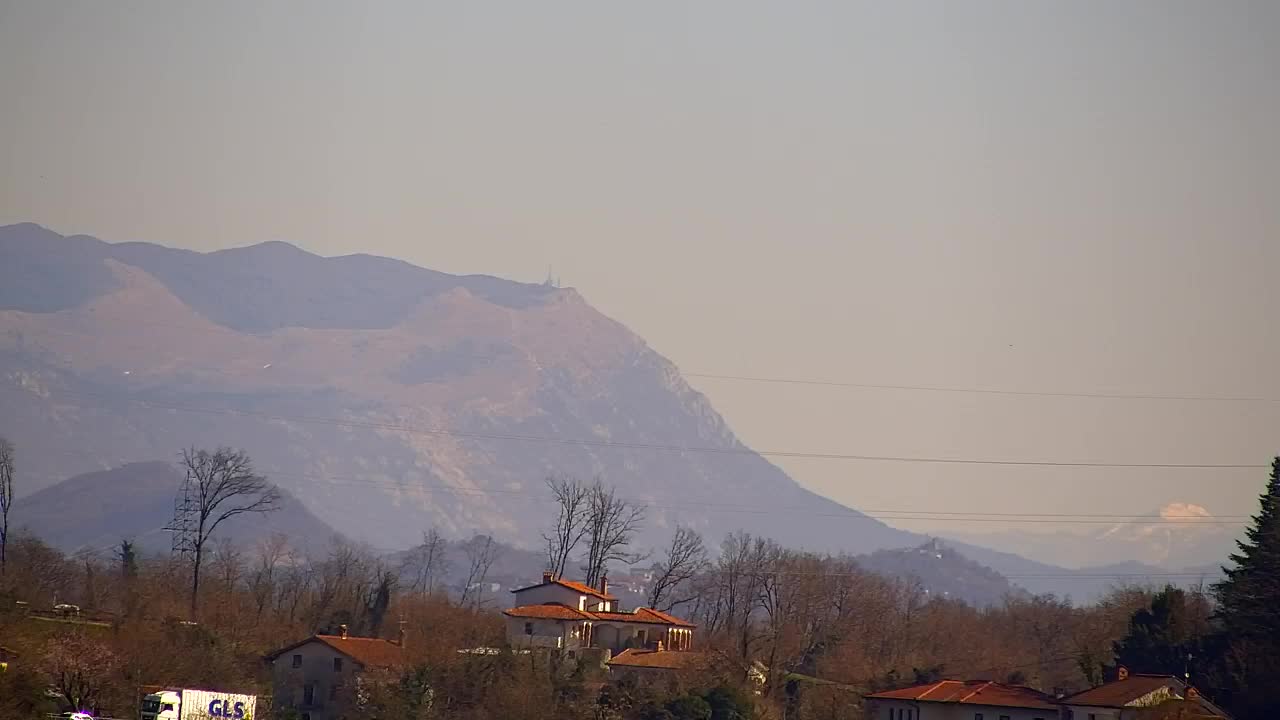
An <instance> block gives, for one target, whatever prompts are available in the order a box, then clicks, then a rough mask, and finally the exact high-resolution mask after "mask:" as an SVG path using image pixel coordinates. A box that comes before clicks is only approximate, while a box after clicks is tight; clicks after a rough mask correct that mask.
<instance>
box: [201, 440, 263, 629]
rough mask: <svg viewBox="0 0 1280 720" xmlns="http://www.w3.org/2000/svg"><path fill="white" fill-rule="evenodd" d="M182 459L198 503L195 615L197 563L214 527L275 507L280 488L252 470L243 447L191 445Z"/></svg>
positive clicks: (215, 528)
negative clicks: (207, 448)
mask: <svg viewBox="0 0 1280 720" xmlns="http://www.w3.org/2000/svg"><path fill="white" fill-rule="evenodd" d="M182 463H183V465H184V466H185V467H186V470H187V472H188V473H189V476H190V478H191V482H192V483H193V487H192V489H193V491H194V493H195V496H196V501H197V503H198V504H197V506H196V513H197V515H196V534H195V537H194V538H193V542H194V546H195V558H194V562H193V567H192V571H191V616H192V617H193V618H194V617H195V616H196V611H197V609H198V607H199V600H200V566H201V564H202V563H203V562H204V550H205V545H206V544H207V543H208V542H209V537H210V536H211V535H212V534H213V531H214V530H217V529H218V526H219V525H221V524H222V523H223V521H225V520H228V519H230V518H233V517H235V516H236V515H243V514H244V513H267V512H271V511H273V510H275V509H277V507H278V505H279V502H280V491H279V490H277V489H276V487H275V486H274V485H272V484H271V483H269V482H267V479H266V478H265V477H263V476H261V475H257V474H255V473H254V472H253V465H252V463H251V462H250V461H249V456H248V455H246V454H245V453H244V452H243V451H237V450H232V449H231V448H225V447H222V448H218V449H217V450H215V451H213V452H209V451H208V450H196V449H194V448H191V449H189V450H183V451H182Z"/></svg>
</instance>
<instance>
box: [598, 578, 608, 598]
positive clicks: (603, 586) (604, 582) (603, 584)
mask: <svg viewBox="0 0 1280 720" xmlns="http://www.w3.org/2000/svg"><path fill="white" fill-rule="evenodd" d="M600 594H601V595H608V594H609V573H604V574H603V575H601V576H600Z"/></svg>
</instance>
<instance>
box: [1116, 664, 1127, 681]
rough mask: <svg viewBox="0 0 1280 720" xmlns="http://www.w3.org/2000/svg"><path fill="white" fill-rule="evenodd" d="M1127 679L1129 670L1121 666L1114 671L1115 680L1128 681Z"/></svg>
mask: <svg viewBox="0 0 1280 720" xmlns="http://www.w3.org/2000/svg"><path fill="white" fill-rule="evenodd" d="M1128 679H1129V668H1127V667H1125V666H1123V665H1121V666H1120V667H1119V668H1117V669H1116V680H1128Z"/></svg>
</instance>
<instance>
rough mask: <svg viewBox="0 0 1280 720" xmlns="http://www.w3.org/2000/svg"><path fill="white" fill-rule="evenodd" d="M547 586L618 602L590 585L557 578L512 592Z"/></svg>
mask: <svg viewBox="0 0 1280 720" xmlns="http://www.w3.org/2000/svg"><path fill="white" fill-rule="evenodd" d="M547 585H559V586H560V587H563V588H568V589H570V590H572V591H574V592H576V593H578V594H580V595H587V596H589V597H593V598H596V599H597V600H617V599H618V598H616V597H614V596H613V595H609V594H607V593H602V592H600V590H599V589H598V588H593V587H591V586H590V585H586V584H583V583H580V582H578V581H577V580H565V579H564V578H556V579H555V580H547V581H544V582H540V583H538V584H537V585H530V586H528V587H522V588H516V589H515V590H512V591H511V592H512V593H522V592H524V591H525V590H532V589H534V588H540V587H546V586H547Z"/></svg>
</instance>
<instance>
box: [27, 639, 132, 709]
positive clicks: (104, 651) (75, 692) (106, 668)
mask: <svg viewBox="0 0 1280 720" xmlns="http://www.w3.org/2000/svg"><path fill="white" fill-rule="evenodd" d="M37 662H38V664H39V665H40V667H41V669H43V670H44V672H45V673H46V674H47V675H48V676H49V679H50V681H51V683H52V684H51V687H52V688H53V689H55V690H57V692H58V695H60V696H61V697H62V699H64V700H66V701H67V704H69V705H71V707H73V708H77V709H79V708H85V709H88V708H93V707H96V706H97V704H98V701H99V699H100V698H101V696H102V694H103V693H104V692H105V691H107V690H108V689H109V688H110V687H111V685H112V683H113V682H115V681H116V678H115V673H116V671H117V670H118V669H119V666H120V658H119V656H117V655H116V654H115V653H113V652H112V651H111V649H110V648H108V647H107V646H106V645H104V644H103V643H101V642H99V641H97V640H94V639H92V638H90V637H89V636H88V635H86V634H85V633H83V632H72V633H66V634H62V635H58V636H56V637H54V638H52V639H51V640H49V642H48V643H47V644H46V645H45V650H44V655H43V656H42V657H41V658H39V660H38V661H37Z"/></svg>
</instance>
